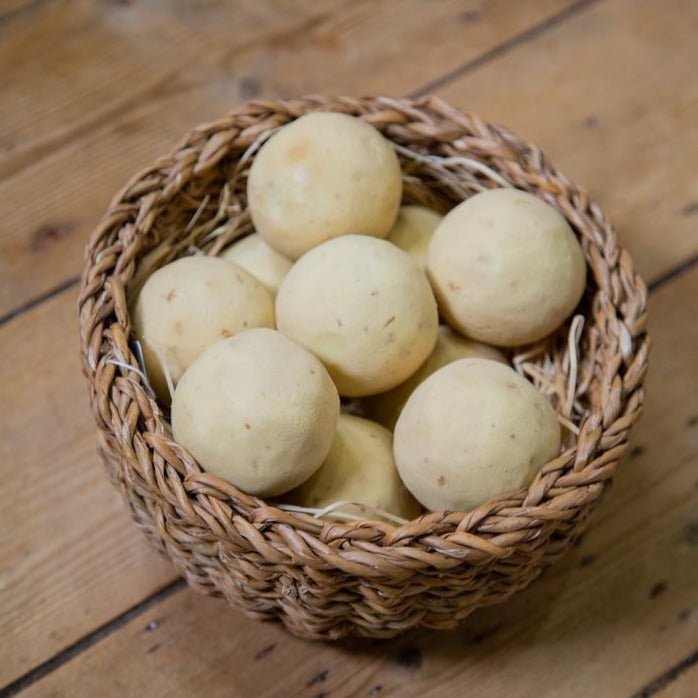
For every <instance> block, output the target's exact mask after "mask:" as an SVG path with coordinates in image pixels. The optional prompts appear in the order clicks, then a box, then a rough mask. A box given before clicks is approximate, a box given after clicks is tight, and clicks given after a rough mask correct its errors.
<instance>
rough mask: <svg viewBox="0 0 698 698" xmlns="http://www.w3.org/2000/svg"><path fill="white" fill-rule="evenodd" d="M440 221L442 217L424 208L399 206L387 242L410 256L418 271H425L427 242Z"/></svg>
mask: <svg viewBox="0 0 698 698" xmlns="http://www.w3.org/2000/svg"><path fill="white" fill-rule="evenodd" d="M442 220H443V216H441V215H439V214H438V213H436V211H432V210H431V209H430V208H426V206H415V205H410V206H401V207H400V211H399V213H398V214H397V220H396V221H395V225H394V226H393V229H392V230H391V231H390V234H389V235H388V237H387V240H388V241H389V242H392V243H393V245H397V246H398V247H399V248H400V249H401V250H405V252H407V253H408V254H410V255H412V258H413V259H414V261H415V262H417V264H418V265H419V267H420V269H425V270H426V267H427V250H428V249H429V242H430V240H431V236H432V234H433V232H434V231H435V230H436V227H437V226H438V225H439V223H441V221H442Z"/></svg>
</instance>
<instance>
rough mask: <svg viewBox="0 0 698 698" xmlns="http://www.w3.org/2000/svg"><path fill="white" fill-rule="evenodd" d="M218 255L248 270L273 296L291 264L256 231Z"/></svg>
mask: <svg viewBox="0 0 698 698" xmlns="http://www.w3.org/2000/svg"><path fill="white" fill-rule="evenodd" d="M220 257H221V259H225V260H227V261H229V262H235V264H238V265H239V266H241V267H242V268H243V269H245V270H246V271H248V272H250V274H252V276H254V277H255V279H257V281H259V282H260V283H261V284H262V285H263V286H264V288H266V289H267V291H269V293H271V294H272V295H273V296H275V295H276V292H277V291H278V290H279V286H280V285H281V282H282V281H283V278H284V276H286V274H288V270H289V269H290V268H291V265H292V262H291V260H290V259H286V257H284V256H283V255H281V254H279V253H278V252H277V251H276V250H275V249H273V248H271V247H269V245H268V244H267V243H266V242H265V241H264V239H263V238H262V237H261V236H260V235H259V234H258V233H253V234H252V235H248V236H247V237H244V238H243V239H242V240H238V241H237V242H234V243H233V244H232V245H231V246H230V247H228V248H227V249H225V250H223V252H221V254H220Z"/></svg>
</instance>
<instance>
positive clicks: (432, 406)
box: [393, 359, 560, 511]
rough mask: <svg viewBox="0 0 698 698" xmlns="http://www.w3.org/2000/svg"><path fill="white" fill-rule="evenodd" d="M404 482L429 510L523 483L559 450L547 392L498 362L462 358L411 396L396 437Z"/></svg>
mask: <svg viewBox="0 0 698 698" xmlns="http://www.w3.org/2000/svg"><path fill="white" fill-rule="evenodd" d="M393 450H394V453H395V463H396V464H397V468H398V471H399V473H400V477H401V478H402V481H403V482H404V483H405V485H407V489H409V490H410V492H412V494H413V495H414V496H415V497H416V498H417V499H418V500H419V501H420V502H421V503H422V504H423V505H424V506H425V507H427V509H430V510H432V511H445V510H448V511H469V510H471V509H473V508H475V507H477V506H478V505H480V504H483V503H484V502H486V501H487V500H489V499H492V498H493V497H496V496H498V495H500V494H506V493H507V492H510V491H514V490H517V489H519V488H521V487H524V486H526V485H528V484H529V483H530V482H531V480H533V478H534V477H535V475H536V473H537V472H538V470H539V469H540V467H541V466H542V465H544V464H545V463H547V462H548V461H549V460H552V459H553V458H554V457H555V456H556V455H557V454H558V452H559V450H560V425H559V424H558V421H557V417H556V415H555V412H554V410H553V408H552V407H551V406H550V403H549V402H548V400H547V398H546V397H545V396H544V395H543V394H542V393H540V392H539V391H538V390H536V388H535V387H534V386H533V385H532V384H531V383H529V382H528V381H527V380H525V379H524V378H522V377H521V376H520V375H519V374H518V373H516V371H514V370H513V369H511V368H509V366H505V365H504V364H501V363H499V362H497V361H489V360H487V359H460V360H459V361H454V362H453V363H450V364H448V365H447V366H444V367H443V368H441V369H439V370H438V371H436V373H433V374H432V375H431V376H429V377H428V378H427V379H426V380H425V381H424V382H423V383H422V384H421V385H420V386H419V387H418V388H417V389H416V390H415V391H414V392H413V393H412V395H411V396H410V398H409V400H408V401H407V404H406V405H405V407H404V409H403V410H402V413H401V414H400V417H399V419H398V420H397V424H396V425H395V435H394V439H393Z"/></svg>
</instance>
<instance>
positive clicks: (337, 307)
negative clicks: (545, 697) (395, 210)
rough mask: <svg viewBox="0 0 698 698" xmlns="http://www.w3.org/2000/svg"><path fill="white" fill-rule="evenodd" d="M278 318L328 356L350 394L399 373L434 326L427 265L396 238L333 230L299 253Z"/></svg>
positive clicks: (407, 369)
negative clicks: (332, 235) (424, 268)
mask: <svg viewBox="0 0 698 698" xmlns="http://www.w3.org/2000/svg"><path fill="white" fill-rule="evenodd" d="M276 322H277V326H278V328H279V330H281V331H282V332H283V333H284V334H286V335H288V336H289V337H291V338H292V339H294V340H295V341H297V342H298V343H299V344H302V345H303V346H304V347H306V348H307V349H309V350H310V351H312V352H313V353H314V354H315V355H316V356H317V357H318V358H319V359H320V360H321V361H322V362H323V363H324V364H325V366H326V368H327V370H328V371H329V372H330V375H331V376H332V379H333V380H334V382H335V383H336V385H337V389H338V390H339V393H340V395H344V396H347V397H360V396H362V395H370V394H372V393H378V392H382V391H383V390H388V389H389V388H392V387H394V386H396V385H397V384H398V383H401V382H402V381H404V380H405V379H406V378H407V377H408V376H409V375H410V374H411V373H413V372H414V371H416V370H417V369H418V368H419V366H420V365H421V364H422V362H423V361H425V359H426V358H427V357H428V356H429V354H430V353H431V351H432V349H433V348H434V344H435V343H436V336H437V333H438V313H437V309H436V301H435V300H434V295H433V293H432V291H431V288H430V286H429V283H428V281H427V278H426V276H425V275H424V273H423V272H422V271H421V270H420V269H419V268H418V267H417V265H416V264H415V262H414V260H413V259H412V258H411V257H410V256H409V255H408V254H407V253H406V252H403V251H402V250H400V249H398V248H397V247H395V245H392V244H391V243H389V242H387V241H385V240H379V239H377V238H372V237H366V236H363V235H346V236H343V237H339V238H335V239H334V240H330V241H328V242H325V243H323V244H322V245H319V246H318V247H315V248H313V249H312V250H310V252H308V253H307V254H305V255H304V256H303V257H301V259H299V260H298V261H297V262H296V264H294V266H293V267H292V268H291V271H290V272H289V273H288V274H287V276H286V278H285V279H284V280H283V282H282V284H281V288H280V289H279V293H278V295H277V296H276Z"/></svg>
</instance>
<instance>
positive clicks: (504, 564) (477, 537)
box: [79, 96, 649, 638]
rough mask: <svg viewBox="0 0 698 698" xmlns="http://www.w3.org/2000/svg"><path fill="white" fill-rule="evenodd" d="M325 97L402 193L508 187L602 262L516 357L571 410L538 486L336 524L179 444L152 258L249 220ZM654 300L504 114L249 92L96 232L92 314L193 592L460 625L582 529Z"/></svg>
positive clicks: (135, 503) (140, 462) (319, 627)
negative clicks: (250, 186) (282, 504)
mask: <svg viewBox="0 0 698 698" xmlns="http://www.w3.org/2000/svg"><path fill="white" fill-rule="evenodd" d="M318 109H321V110H332V111H340V112H345V113H348V114H354V115H356V116H360V117H361V118H363V119H365V120H366V121H368V122H369V123H371V124H373V125H374V126H375V127H376V128H378V129H379V130H380V131H381V132H382V133H383V134H384V135H385V136H386V137H387V138H389V139H390V140H391V141H393V142H394V143H395V144H396V149H397V152H398V155H399V157H400V159H401V163H402V167H403V172H404V183H405V195H404V198H405V201H406V202H412V203H423V204H427V205H429V206H431V207H433V208H436V209H438V210H442V211H445V210H447V209H448V208H450V207H452V206H453V205H455V204H456V203H458V202H459V201H461V200H462V199H463V198H465V197H467V196H470V195H471V194H473V193H474V192H477V191H480V190H483V189H486V188H490V187H495V186H503V185H507V184H508V185H510V186H514V187H518V188H520V189H525V190H528V191H530V192H532V193H534V194H536V195H537V196H539V197H541V198H542V199H544V200H545V201H547V202H548V203H549V204H551V205H552V206H554V207H555V208H557V209H558V210H559V211H560V212H561V213H562V214H563V215H564V216H565V217H566V218H567V220H568V221H569V222H570V224H571V225H572V227H573V228H574V230H575V232H576V233H577V234H578V236H579V238H580V240H581V243H582V246H583V249H584V253H585V255H586V259H587V262H588V268H589V272H590V273H589V275H588V284H587V291H586V294H585V296H584V299H583V301H582V303H581V304H580V307H579V308H578V310H577V316H576V319H574V320H570V322H568V323H567V324H566V325H565V326H564V327H562V328H561V329H560V330H559V332H558V333H557V334H556V335H555V336H554V337H552V338H550V339H548V340H546V341H544V342H541V343H539V344H537V345H535V346H528V347H523V348H521V349H520V350H516V351H514V352H513V353H512V356H511V358H512V361H513V365H514V366H515V368H516V369H517V370H518V371H519V372H521V373H522V374H523V375H525V376H526V377H528V378H529V379H530V380H532V381H533V383H535V384H536V385H537V386H538V387H539V388H540V389H541V390H542V391H543V392H545V393H546V394H548V395H549V396H550V398H551V401H552V403H553V405H554V406H555V407H556V409H557V411H558V413H559V416H560V420H561V422H562V423H563V424H567V425H569V429H567V430H566V431H565V443H564V447H563V452H562V453H561V454H560V455H559V456H558V457H557V458H555V460H553V461H551V462H550V463H548V464H546V465H545V466H544V467H543V468H542V469H541V471H540V473H539V474H538V476H537V477H536V479H535V481H534V482H533V483H532V484H531V486H530V487H529V488H528V489H525V490H521V491H518V492H512V493H509V494H507V495H504V496H501V497H498V498H496V499H493V500H492V501H490V502H487V503H486V504H483V505H482V506H480V507H478V508H477V509H475V510H473V511H470V512H467V513H455V512H435V513H429V514H426V515H424V516H422V517H421V518H419V519H417V520H415V521H411V522H408V523H406V524H404V525H399V526H396V525H393V524H391V523H388V522H379V521H361V522H346V523H342V522H332V521H325V520H320V519H318V518H315V517H313V516H311V515H308V514H303V513H298V512H291V511H283V510H281V509H279V508H277V507H275V506H274V505H273V504H271V503H267V502H264V501H262V500H260V499H258V498H256V497H252V496H249V495H247V494H244V493H243V492H240V491H239V490H237V489H236V488H235V487H233V486H232V485H230V484H227V483H226V482H224V481H223V480H221V479H219V478H217V477H215V476H213V475H210V474H207V473H205V472H203V471H202V470H201V468H200V467H199V465H198V464H197V462H196V461H195V460H194V458H193V457H192V456H191V455H190V454H189V453H188V452H187V451H186V450H185V449H184V448H182V447H181V446H179V445H178V444H177V443H176V442H175V441H173V439H172V437H171V431H170V426H169V423H168V414H167V412H166V411H164V410H163V409H162V408H160V407H159V406H158V405H157V403H156V402H155V401H154V399H153V397H152V392H151V391H150V389H149V387H148V386H147V383H146V382H145V381H144V379H143V378H144V377H143V374H142V373H141V372H139V371H138V370H137V367H138V366H139V360H138V351H137V347H136V346H135V344H134V341H133V337H132V335H131V330H132V326H131V318H130V314H129V306H128V302H127V300H128V299H129V298H131V297H132V296H133V294H134V293H135V292H136V291H137V290H138V288H139V287H140V285H141V284H142V283H143V281H144V280H145V278H147V275H148V274H149V273H150V272H151V271H152V270H153V269H155V268H158V267H160V266H162V265H163V264H165V263H167V262H168V261H171V260H172V259H174V258H176V257H179V256H182V255H186V254H192V253H205V254H217V253H218V252H219V251H220V250H221V249H222V248H223V247H225V246H226V245H227V244H229V243H230V242H231V241H232V240H234V239H236V238H237V237H239V236H242V235H245V234H247V233H249V232H251V230H252V226H251V222H250V218H249V215H248V213H247V212H246V209H245V206H246V203H245V185H246V178H247V172H248V169H249V165H250V162H251V161H252V159H253V158H254V156H255V153H256V151H257V150H258V148H259V145H260V144H261V143H262V142H263V141H264V140H265V139H266V138H268V137H269V135H270V134H271V133H272V132H273V131H274V129H276V128H278V127H279V126H281V125H283V124H285V123H287V122H288V121H290V120H292V119H294V118H296V117H298V116H300V115H302V114H304V113H306V112H308V111H313V110H318ZM646 296H647V293H646V288H645V285H644V283H643V282H642V280H641V279H640V278H639V277H638V276H637V275H636V274H635V272H634V271H633V265H632V261H631V259H630V256H629V255H628V253H627V252H626V251H625V250H623V249H622V248H621V247H620V246H619V245H618V242H617V239H616V234H615V232H614V231H613V228H612V227H611V226H610V224H609V223H608V221H607V220H606V218H605V217H604V214H603V213H602V211H601V209H600V208H599V207H598V206H597V205H596V204H594V203H593V202H592V201H590V200H589V199H588V197H587V194H586V193H585V192H584V190H583V189H581V188H579V187H578V186H577V185H575V184H574V183H572V182H571V181H569V180H568V179H567V178H566V177H565V176H564V175H562V174H560V173H559V172H558V171H557V170H556V169H555V168H554V167H553V166H552V165H551V164H550V163H549V162H548V160H547V159H546V158H545V156H544V155H543V154H542V153H541V151H540V150H539V148H537V147H536V146H534V145H531V144H528V143H525V142H523V141H521V140H520V139H519V138H518V137H516V136H515V135H514V134H512V133H510V132H509V131H507V130H506V129H503V128H501V127H497V126H492V125H490V124H488V123H485V122H484V121H482V120H481V119H480V118H479V117H477V116H476V115H474V114H464V113H461V112H459V111H456V110H455V109H453V108H452V107H450V106H449V105H447V104H445V103H444V102H442V101H441V100H439V99H437V98H434V97H427V98H422V99H418V100H405V99H400V100H398V99H390V98H387V97H377V98H364V99H348V98H327V97H318V96H311V97H307V98H302V99H292V100H287V101H266V100H257V101H253V102H249V103H247V104H245V105H243V106H240V107H238V108H236V109H235V110H233V111H232V112H231V113H230V114H228V115H227V116H225V117H223V118H221V119H219V120H218V121H215V122H213V123H210V124H206V125H203V126H199V127H198V128H196V129H194V130H193V131H192V132H191V133H190V134H189V135H188V136H187V137H186V138H185V139H184V140H183V141H182V142H181V143H180V144H179V146H178V147H177V148H176V149H175V150H174V151H172V152H171V153H170V154H169V155H167V156H165V157H163V158H161V159H159V160H158V161H157V162H155V163H154V164H153V165H152V166H151V167H149V168H147V169H145V170H143V171H142V172H140V173H138V174H137V175H136V176H134V177H133V178H132V179H131V180H130V181H129V183H128V184H127V185H126V186H125V187H124V188H123V190H122V191H121V192H119V193H118V194H117V196H116V197H115V198H114V200H113V201H112V203H111V205H110V206H109V208H108V210H107V212H106V214H105V216H104V217H103V219H102V221H101V223H100V224H99V226H98V227H97V229H96V230H95V231H94V233H93V235H92V236H91V239H90V241H89V244H88V246H87V250H86V264H85V269H84V273H83V279H82V288H81V292H80V298H79V313H80V334H81V342H82V359H83V367H84V373H85V375H86V376H87V379H88V383H89V389H90V399H91V406H92V411H93V414H94V418H95V421H96V424H97V431H98V441H99V452H100V455H101V457H102V459H103V461H104V463H105V465H106V467H107V471H108V473H109V476H110V478H111V480H112V481H113V482H114V484H115V485H116V486H117V487H118V488H119V489H120V491H121V493H122V495H123V496H124V498H125V500H126V502H127V503H128V506H129V508H130V511H131V514H132V516H133V518H134V519H135V520H136V522H137V523H138V525H139V526H140V528H141V529H142V530H143V531H144V532H145V533H146V534H147V536H148V538H149V539H150V540H151V541H152V543H153V544H154V545H155V546H156V547H157V548H158V549H159V550H160V551H162V552H163V553H165V554H166V555H167V556H168V557H169V558H171V559H172V561H173V562H174V564H175V565H176V567H177V569H178V570H179V571H180V572H181V573H182V574H183V575H184V576H185V577H186V579H187V580H188V582H189V584H190V585H191V586H192V587H194V588H195V589H197V590H199V591H201V592H205V593H209V594H219V595H223V596H225V598H226V599H227V600H228V601H229V602H230V603H231V604H232V605H233V606H235V607H236V608H239V609H241V610H242V611H244V612H245V613H246V614H247V615H250V616H255V617H257V618H263V619H274V618H276V619H280V620H281V621H282V622H283V623H284V625H285V626H286V627H287V628H288V629H289V630H290V631H291V632H293V633H295V634H297V635H300V636H304V637H308V638H338V637H341V636H344V635H348V634H358V635H363V636H370V637H390V636H393V635H396V634H397V633H400V632H402V631H404V630H406V629H408V628H411V627H414V626H426V627H430V628H450V627H452V626H454V625H455V624H456V623H458V622H459V621H460V620H462V619H463V618H465V616H467V615H468V614H469V613H470V612H471V611H473V610H474V609H475V608H477V607H479V606H484V605H487V604H493V603H497V602H501V601H503V600H504V599H506V598H507V597H508V596H509V595H510V594H512V593H513V592H514V591H516V590H517V589H520V588H522V587H524V586H526V585H527V584H528V583H529V582H530V581H531V580H532V579H534V578H535V577H536V576H537V575H538V574H539V573H540V572H541V570H543V569H544V568H545V567H546V566H547V565H549V564H551V563H552V562H553V561H554V560H556V559H557V558H558V557H559V556H560V555H562V554H563V552H564V551H565V550H566V549H567V548H568V547H569V545H570V543H571V542H572V540H573V539H574V538H575V537H576V536H578V535H579V533H580V532H581V531H582V530H583V528H584V526H585V524H586V521H587V518H588V516H589V514H590V513H591V511H592V510H593V508H594V507H595V505H596V503H597V501H598V499H599V497H600V496H601V494H602V492H603V491H604V488H605V487H606V485H607V484H608V483H609V482H610V480H611V478H612V477H613V474H614V472H615V470H616V467H617V465H618V462H619V460H620V458H621V457H622V455H623V454H624V452H625V450H626V448H627V437H628V431H629V429H630V427H631V426H632V424H633V423H634V422H635V420H636V419H637V417H638V415H639V413H640V411H641V408H642V403H643V398H644V390H643V379H644V375H645V370H646V366H647V355H648V350H649V338H648V336H647V333H646V331H645V321H646V312H645V306H646ZM134 368H135V369H136V370H134Z"/></svg>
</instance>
